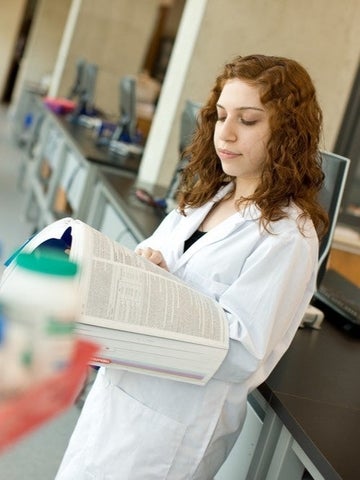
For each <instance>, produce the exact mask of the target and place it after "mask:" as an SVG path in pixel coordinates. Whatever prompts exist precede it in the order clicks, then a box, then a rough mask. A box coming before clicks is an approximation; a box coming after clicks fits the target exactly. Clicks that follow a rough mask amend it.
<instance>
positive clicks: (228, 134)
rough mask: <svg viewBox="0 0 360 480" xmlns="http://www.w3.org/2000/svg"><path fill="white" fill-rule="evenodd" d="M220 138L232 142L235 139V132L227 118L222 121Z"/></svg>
mask: <svg viewBox="0 0 360 480" xmlns="http://www.w3.org/2000/svg"><path fill="white" fill-rule="evenodd" d="M220 138H221V140H223V141H227V142H234V141H235V140H237V132H236V129H235V126H234V124H233V122H232V121H231V119H228V118H227V119H226V120H225V121H224V122H223V124H222V126H221V131H220Z"/></svg>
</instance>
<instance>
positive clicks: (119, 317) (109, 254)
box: [71, 220, 228, 346]
mask: <svg viewBox="0 0 360 480" xmlns="http://www.w3.org/2000/svg"><path fill="white" fill-rule="evenodd" d="M71 257H72V259H73V260H75V261H78V262H79V263H80V264H81V278H80V285H81V296H82V315H81V319H80V321H81V322H83V323H87V324H92V325H98V326H102V327H107V328H115V329H123V330H129V331H130V330H131V331H135V332H141V333H144V334H149V335H159V336H162V337H164V336H165V337H168V338H175V339H179V338H180V337H181V339H182V340H186V341H192V342H195V343H206V344H212V345H213V344H216V343H218V344H219V345H220V344H221V345H222V346H224V344H227V341H228V335H227V322H226V318H225V314H224V312H223V310H222V308H221V307H220V306H219V305H218V304H217V303H216V302H215V301H214V300H213V299H211V298H210V297H207V296H205V295H204V294H202V293H200V292H198V291H196V290H194V289H192V288H190V287H189V286H188V285H186V284H185V283H184V282H182V281H181V280H180V279H178V278H177V277H175V276H174V275H173V274H171V273H169V272H167V271H166V270H164V269H162V268H160V267H158V266H157V265H154V264H152V263H151V262H150V261H148V260H146V259H145V258H143V257H141V256H139V255H137V254H135V253H134V252H133V251H131V250H129V249H127V248H126V247H124V246H122V245H120V244H118V243H116V242H114V241H113V240H111V239H109V238H108V237H106V236H105V235H103V234H102V233H100V232H98V231H97V230H95V229H93V228H92V227H90V226H88V225H86V224H84V223H83V222H80V221H78V220H76V221H75V222H74V224H73V245H72V248H71Z"/></svg>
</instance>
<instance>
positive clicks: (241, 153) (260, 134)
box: [214, 78, 270, 182]
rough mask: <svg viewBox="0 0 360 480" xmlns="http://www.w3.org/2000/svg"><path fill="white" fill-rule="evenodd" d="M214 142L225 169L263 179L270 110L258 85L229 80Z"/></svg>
mask: <svg viewBox="0 0 360 480" xmlns="http://www.w3.org/2000/svg"><path fill="white" fill-rule="evenodd" d="M217 112H218V120H217V122H216V125H215V131H214V145H215V150H216V153H217V155H218V157H219V159H220V161H221V165H222V169H223V171H224V172H225V173H226V174H227V175H230V176H233V177H236V178H237V179H238V180H240V179H241V180H249V181H251V182H254V179H259V177H260V175H261V172H262V168H263V163H264V161H265V158H266V155H267V149H266V145H267V142H268V140H269V138H270V126H269V112H268V111H267V110H266V108H265V107H264V105H263V104H262V103H261V101H260V94H259V90H258V88H257V87H255V86H252V85H249V84H248V83H246V82H244V81H242V80H239V79H238V78H234V79H231V80H227V82H226V83H225V85H224V87H223V90H222V92H221V94H220V97H219V100H218V103H217Z"/></svg>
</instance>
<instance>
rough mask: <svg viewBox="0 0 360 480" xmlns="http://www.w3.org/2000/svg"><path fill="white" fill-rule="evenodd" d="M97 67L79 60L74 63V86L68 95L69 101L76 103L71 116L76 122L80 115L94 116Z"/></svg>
mask: <svg viewBox="0 0 360 480" xmlns="http://www.w3.org/2000/svg"><path fill="white" fill-rule="evenodd" d="M97 73H98V66H97V65H96V64H95V63H89V62H87V61H86V60H84V59H79V60H78V61H77V63H76V74H75V80H74V84H73V86H72V88H71V90H70V93H69V95H68V98H69V99H72V100H75V101H77V107H76V108H75V111H74V112H73V114H72V115H71V118H72V120H76V119H77V118H78V117H79V116H80V115H89V116H92V115H95V113H96V110H95V87H96V78H97Z"/></svg>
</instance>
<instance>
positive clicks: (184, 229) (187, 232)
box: [174, 183, 260, 270]
mask: <svg viewBox="0 0 360 480" xmlns="http://www.w3.org/2000/svg"><path fill="white" fill-rule="evenodd" d="M232 188H233V185H232V184H231V183H230V184H227V185H225V186H224V187H222V188H221V189H220V190H219V191H218V192H217V193H216V195H214V197H213V199H212V200H210V201H209V202H207V203H206V204H205V205H203V206H201V207H199V208H189V209H187V210H186V217H184V218H183V220H182V221H181V222H180V223H179V224H178V226H177V229H176V231H175V232H174V234H175V236H176V237H177V238H178V240H179V242H178V244H179V252H178V253H179V254H180V255H179V260H178V261H177V262H176V267H175V270H177V269H178V268H180V267H181V266H182V265H184V263H186V262H187V261H188V260H189V258H191V257H192V255H194V254H195V253H196V252H197V251H199V250H200V249H201V248H203V247H204V246H205V245H209V244H211V243H214V242H217V241H218V240H221V239H223V238H225V237H227V236H228V235H230V234H231V233H232V232H233V231H234V230H236V229H237V228H239V226H241V225H243V224H244V222H246V221H249V220H251V221H254V220H257V219H258V218H259V217H260V211H259V209H258V208H257V207H256V205H250V206H248V207H246V208H244V209H242V210H240V211H239V212H236V213H234V214H233V215H231V216H230V217H229V218H227V219H226V220H224V221H223V222H221V224H219V225H218V226H217V227H215V228H213V229H211V230H210V231H209V232H207V234H206V235H204V236H203V237H201V238H200V239H199V240H197V241H196V242H195V243H194V244H193V245H192V246H191V247H190V248H189V249H188V250H187V251H186V252H185V253H184V254H183V255H181V253H182V249H183V245H184V241H185V240H186V239H187V238H189V237H190V236H191V235H192V234H193V233H194V232H195V230H196V229H198V228H199V226H200V225H201V223H202V222H203V220H204V218H205V217H206V215H207V214H208V213H209V211H210V210H211V208H212V207H213V205H214V204H215V203H216V202H219V201H220V200H221V199H222V198H223V197H224V196H225V195H226V194H227V193H228V192H230V191H231V190H232Z"/></svg>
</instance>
